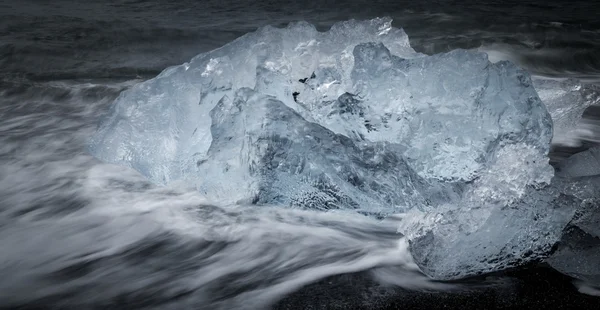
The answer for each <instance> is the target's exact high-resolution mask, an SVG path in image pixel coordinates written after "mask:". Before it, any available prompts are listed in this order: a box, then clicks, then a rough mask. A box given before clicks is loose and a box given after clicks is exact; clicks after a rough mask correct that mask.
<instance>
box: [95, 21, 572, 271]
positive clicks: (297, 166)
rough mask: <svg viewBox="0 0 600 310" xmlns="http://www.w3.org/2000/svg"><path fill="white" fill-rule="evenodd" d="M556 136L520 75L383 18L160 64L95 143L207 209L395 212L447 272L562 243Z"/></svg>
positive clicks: (103, 155) (427, 256)
mask: <svg viewBox="0 0 600 310" xmlns="http://www.w3.org/2000/svg"><path fill="white" fill-rule="evenodd" d="M551 138H552V121H551V118H550V115H549V113H548V112H547V110H546V108H545V106H544V105H543V103H542V102H541V100H540V99H539V97H538V95H537V93H536V91H535V89H534V87H533V85H532V81H531V79H530V77H529V75H528V74H527V73H526V72H524V71H523V70H521V69H519V68H518V67H516V66H514V65H513V64H511V63H509V62H498V63H496V64H492V63H490V62H489V61H488V58H487V55H486V54H484V53H476V52H468V51H464V50H456V51H452V52H449V53H445V54H438V55H433V56H426V55H422V54H419V53H416V52H415V51H414V50H413V49H412V48H411V47H410V44H409V42H408V37H407V36H406V34H405V33H404V31H403V30H402V29H397V28H394V27H392V26H391V20H390V19H387V18H378V19H373V20H370V21H347V22H342V23H338V24H336V25H334V26H333V27H332V28H331V29H330V30H329V31H327V32H318V31H317V30H316V29H315V28H314V27H313V26H312V25H310V24H308V23H303V22H300V23H295V24H291V25H289V26H288V27H286V28H281V29H280V28H274V27H264V28H261V29H259V30H257V31H256V32H253V33H250V34H247V35H245V36H242V37H240V38H239V39H237V40H235V41H233V42H231V43H229V44H227V45H225V46H223V47H221V48H219V49H217V50H214V51H211V52H208V53H204V54H200V55H198V56H196V57H195V58H194V59H192V60H191V61H190V62H189V63H185V64H183V65H180V66H175V67H171V68H168V69H166V70H165V71H164V72H162V73H161V74H160V75H159V76H157V77H156V78H154V79H151V80H149V81H146V82H143V83H141V84H139V85H137V86H135V87H133V88H131V89H130V90H128V91H125V92H123V93H122V94H121V96H120V97H119V98H118V99H117V100H116V102H115V104H114V106H113V108H112V111H111V112H110V113H109V115H108V117H107V118H106V119H105V120H104V122H103V123H102V125H101V127H100V128H99V130H98V132H97V133H96V135H95V136H94V137H93V138H92V142H91V146H90V150H91V152H92V153H93V154H94V155H95V156H97V157H98V158H100V159H102V160H104V161H107V162H110V163H116V164H119V165H123V166H128V167H131V168H133V169H136V170H138V171H139V172H141V173H142V174H143V175H145V176H146V177H148V178H149V179H150V180H152V181H154V182H156V183H159V184H167V183H172V182H184V183H185V184H187V185H189V186H193V187H195V188H196V189H197V190H198V191H199V192H201V193H202V194H203V195H204V196H206V198H207V199H209V200H211V201H213V202H214V203H222V204H228V203H243V204H246V203H251V204H254V205H278V206H281V207H288V208H303V209H313V210H332V209H335V210H344V211H345V212H359V213H361V214H366V215H372V216H377V217H381V216H389V215H392V214H394V215H396V216H398V217H402V218H403V221H402V225H401V227H399V232H400V233H402V234H403V235H406V236H407V237H408V238H409V240H410V244H411V250H412V253H413V255H414V256H415V261H416V262H417V264H419V266H420V267H421V268H422V269H423V271H424V272H425V273H427V274H428V275H430V276H432V277H435V278H438V279H453V278H460V277H465V276H469V275H473V274H477V273H481V272H488V271H494V270H500V269H504V268H507V267H510V266H512V265H515V264H519V263H521V262H525V261H527V260H530V259H535V258H538V257H540V256H541V255H544V254H545V253H546V252H547V251H548V249H549V248H550V247H551V246H552V244H554V242H555V241H556V240H557V239H558V238H559V237H560V231H561V230H562V228H563V227H564V226H565V224H566V222H568V220H569V219H570V218H571V215H572V212H571V211H572V210H571V209H569V208H565V207H563V205H565V204H571V203H573V201H572V200H573V199H575V198H573V197H570V196H565V195H561V194H560V192H559V191H557V190H556V189H555V188H554V187H552V186H549V184H550V181H551V179H552V176H553V169H552V168H551V166H550V165H549V164H548V157H547V153H548V149H549V143H550V140H551ZM570 212H571V213H570ZM533 223H535V225H534V224H533Z"/></svg>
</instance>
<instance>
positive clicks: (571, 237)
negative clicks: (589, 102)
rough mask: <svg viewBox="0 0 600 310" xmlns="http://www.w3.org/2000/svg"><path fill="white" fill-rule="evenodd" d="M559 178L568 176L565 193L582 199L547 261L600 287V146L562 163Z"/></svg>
mask: <svg viewBox="0 0 600 310" xmlns="http://www.w3.org/2000/svg"><path fill="white" fill-rule="evenodd" d="M557 177H558V178H563V179H565V182H564V185H563V192H565V193H567V194H571V195H573V196H575V197H577V198H579V199H581V200H582V202H581V203H579V205H578V208H577V211H576V213H575V215H574V216H573V218H572V220H571V221H570V222H569V224H568V226H567V227H566V229H565V231H564V235H563V236H562V238H561V240H560V242H559V243H558V249H557V250H556V252H555V253H553V254H552V256H551V257H550V258H549V259H548V260H547V261H548V263H549V264H550V265H551V266H552V267H553V268H555V269H557V270H558V271H560V272H562V273H565V274H567V275H570V276H572V277H575V278H578V279H580V280H584V281H585V282H587V283H588V284H591V285H594V286H597V287H600V265H599V264H598V262H600V225H599V223H600V147H595V148H591V149H588V150H586V151H584V152H581V153H577V154H575V155H572V156H571V157H569V158H568V159H566V160H564V161H563V162H561V163H560V165H559V166H558V170H557Z"/></svg>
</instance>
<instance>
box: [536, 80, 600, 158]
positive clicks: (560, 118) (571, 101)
mask: <svg viewBox="0 0 600 310" xmlns="http://www.w3.org/2000/svg"><path fill="white" fill-rule="evenodd" d="M533 85H534V87H535V89H536V91H537V93H538V95H539V96H540V99H541V100H542V101H543V102H544V104H545V105H546V107H547V108H548V112H549V113H550V115H551V116H552V120H553V123H554V136H553V138H552V143H553V144H557V145H566V146H578V145H579V144H580V143H581V141H580V140H581V139H582V138H586V136H588V132H587V131H588V129H587V128H586V127H587V126H586V124H585V123H584V122H582V118H581V116H582V114H583V112H584V111H585V109H586V108H588V107H589V106H592V105H597V104H600V88H599V87H598V86H596V85H593V84H584V83H582V82H580V81H577V80H574V79H568V80H553V79H544V78H535V79H533Z"/></svg>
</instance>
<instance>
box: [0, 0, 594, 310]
mask: <svg viewBox="0 0 600 310" xmlns="http://www.w3.org/2000/svg"><path fill="white" fill-rule="evenodd" d="M597 11H598V6H597V4H595V3H594V2H593V1H572V2H569V3H567V2H564V3H563V2H559V1H551V2H548V1H491V0H486V1H450V0H446V1H444V0H438V1H421V2H417V1H366V0H365V1H362V0H354V1H350V2H346V3H340V2H339V1H316V0H315V1H313V0H305V1H298V2H292V1H277V0H272V1H260V2H255V1H250V0H231V1H227V0H223V1H215V0H209V1H192V0H153V1H140V0H108V1H106V0H103V1H101V0H89V1H86V2H85V3H80V2H76V1H67V0H55V1H42V0H23V1H11V0H0V275H1V277H0V308H16V307H21V308H61V309H64V308H68V309H82V308H83V309H87V308H123V309H129V308H148V309H263V308H267V307H275V308H280V309H304V308H314V309H328V308H338V309H348V308H361V309H376V308H377V309H386V308H394V309H396V308H398V309H399V308H402V307H401V306H402V305H404V306H405V307H404V308H419V307H426V308H428V309H429V308H435V307H431V305H432V304H431V303H433V304H434V305H438V306H439V305H440V303H441V304H444V303H445V304H448V305H449V306H452V305H454V306H456V307H461V305H462V307H463V308H464V307H468V305H472V306H473V308H474V309H477V308H481V307H484V308H486V307H487V308H489V307H492V306H493V307H496V308H510V307H519V306H522V304H523V303H525V304H527V305H530V304H531V303H527V302H531V300H533V301H534V302H533V304H538V305H542V304H543V302H544V301H545V302H548V300H551V301H556V302H562V303H563V304H564V305H566V306H570V305H586V306H590V305H592V306H598V307H600V301H599V300H598V297H592V296H590V295H594V294H597V291H594V290H593V289H592V288H586V287H584V288H581V286H579V290H580V291H584V292H588V293H589V292H590V290H591V292H592V293H590V294H587V295H583V294H580V293H578V286H575V285H573V284H572V283H571V280H570V279H569V278H568V277H566V276H561V275H559V274H557V273H556V272H552V271H547V270H546V269H535V268H541V267H538V266H535V268H534V270H536V271H527V272H525V273H518V272H517V273H506V274H501V275H488V276H487V277H483V278H479V279H471V280H469V281H463V282H453V283H440V282H436V281H432V280H430V279H428V278H427V277H425V276H424V275H422V274H421V273H420V272H419V271H418V268H417V266H416V265H415V264H414V262H413V261H412V258H411V256H410V253H409V252H408V248H407V244H406V241H405V240H404V239H403V238H402V236H401V235H399V234H398V233H397V232H396V230H397V227H398V223H397V222H395V220H394V219H386V220H384V221H378V220H374V219H369V218H366V217H363V216H359V215H352V214H342V213H323V212H319V211H310V210H309V211H299V210H297V211H295V210H283V209H279V208H277V207H260V208H257V207H253V206H216V205H211V204H209V203H208V202H206V201H205V200H204V199H203V198H202V196H200V195H199V194H198V193H196V192H195V191H193V190H190V189H188V188H186V187H185V186H171V187H157V186H154V185H152V184H150V183H149V182H148V181H146V180H145V179H144V178H143V177H142V176H141V175H139V174H138V173H137V172H135V171H130V170H127V169H124V168H121V167H116V166H112V165H108V164H104V163H102V162H100V161H98V160H97V159H95V158H93V157H92V156H91V155H89V154H88V153H87V152H86V143H87V141H88V139H89V137H90V136H91V135H92V133H93V132H94V131H95V130H96V127H97V125H98V122H99V121H100V119H101V118H102V117H103V116H104V115H105V113H107V112H108V109H109V107H110V105H111V103H112V101H113V100H114V99H115V98H116V96H118V94H119V93H120V92H121V91H123V90H125V89H127V88H129V87H131V86H132V85H135V84H136V83H139V82H141V81H143V80H145V79H148V78H152V77H153V76H155V75H157V74H158V73H159V72H160V71H162V70H163V69H164V68H166V67H168V66H170V65H176V64H180V63H183V62H185V61H187V60H189V59H190V58H191V57H193V56H194V55H196V54H199V53H201V52H205V51H209V50H211V49H214V48H217V47H219V46H221V45H223V44H225V43H227V42H230V41H231V40H233V39H235V38H237V37H239V36H241V35H243V34H245V33H247V32H250V31H254V30H256V28H257V27H260V26H264V25H268V24H271V25H276V26H283V25H286V24H287V23H288V22H291V21H296V20H306V21H309V22H311V23H313V24H315V25H317V26H318V28H320V29H322V30H325V29H327V28H328V27H329V26H331V25H332V24H333V23H335V22H337V21H341V20H347V19H350V18H355V19H367V18H373V17H377V16H390V17H392V18H393V19H394V26H396V27H402V28H404V29H405V31H406V32H407V34H408V35H409V37H410V40H411V45H412V46H413V47H414V48H415V49H416V50H417V51H420V52H423V53H427V54H434V53H439V52H446V51H450V50H453V49H457V48H464V49H474V50H475V49H476V50H481V51H486V52H488V53H489V54H490V57H491V58H493V59H507V60H511V61H513V62H515V63H517V64H519V65H520V66H522V67H523V68H525V69H526V70H528V71H529V72H530V73H531V74H532V75H536V76H543V77H548V78H556V79H568V78H575V79H580V80H582V81H584V82H586V83H591V84H598V83H600V19H598V18H597V17H596V14H595V12H597ZM594 111H598V109H597V108H592V109H589V110H588V111H586V112H585V113H584V114H585V115H584V116H585V117H588V118H590V119H592V118H594V117H597V114H598V113H597V112H594ZM596 142H597V140H596ZM593 143H595V141H594V139H591V140H589V141H583V144H582V146H581V147H579V148H573V149H569V148H567V149H565V148H556V149H555V151H556V152H561V154H562V155H561V156H558V158H562V157H564V156H568V155H569V154H571V153H573V152H576V151H578V150H581V149H582V148H585V147H586V146H588V145H591V144H593ZM539 270H542V271H539ZM524 277H525V278H527V277H538V278H539V279H538V280H533V281H531V280H523V278H524ZM536 281H538V282H536ZM536 289H537V290H536ZM552 291H555V292H558V293H555V294H554V296H550V295H551V294H549V293H548V292H552ZM482 296H493V297H491V298H493V299H494V300H495V301H494V303H493V304H491V305H492V306H489V305H490V304H487V305H488V306H489V307H488V306H486V304H482V302H484V301H483V300H484V299H485V298H487V297H482ZM557 296H560V298H558V297H557ZM527 298H529V299H527ZM415 300H418V301H417V302H415ZM486 302H489V300H488V301H486ZM590 307H591V306H590Z"/></svg>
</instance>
